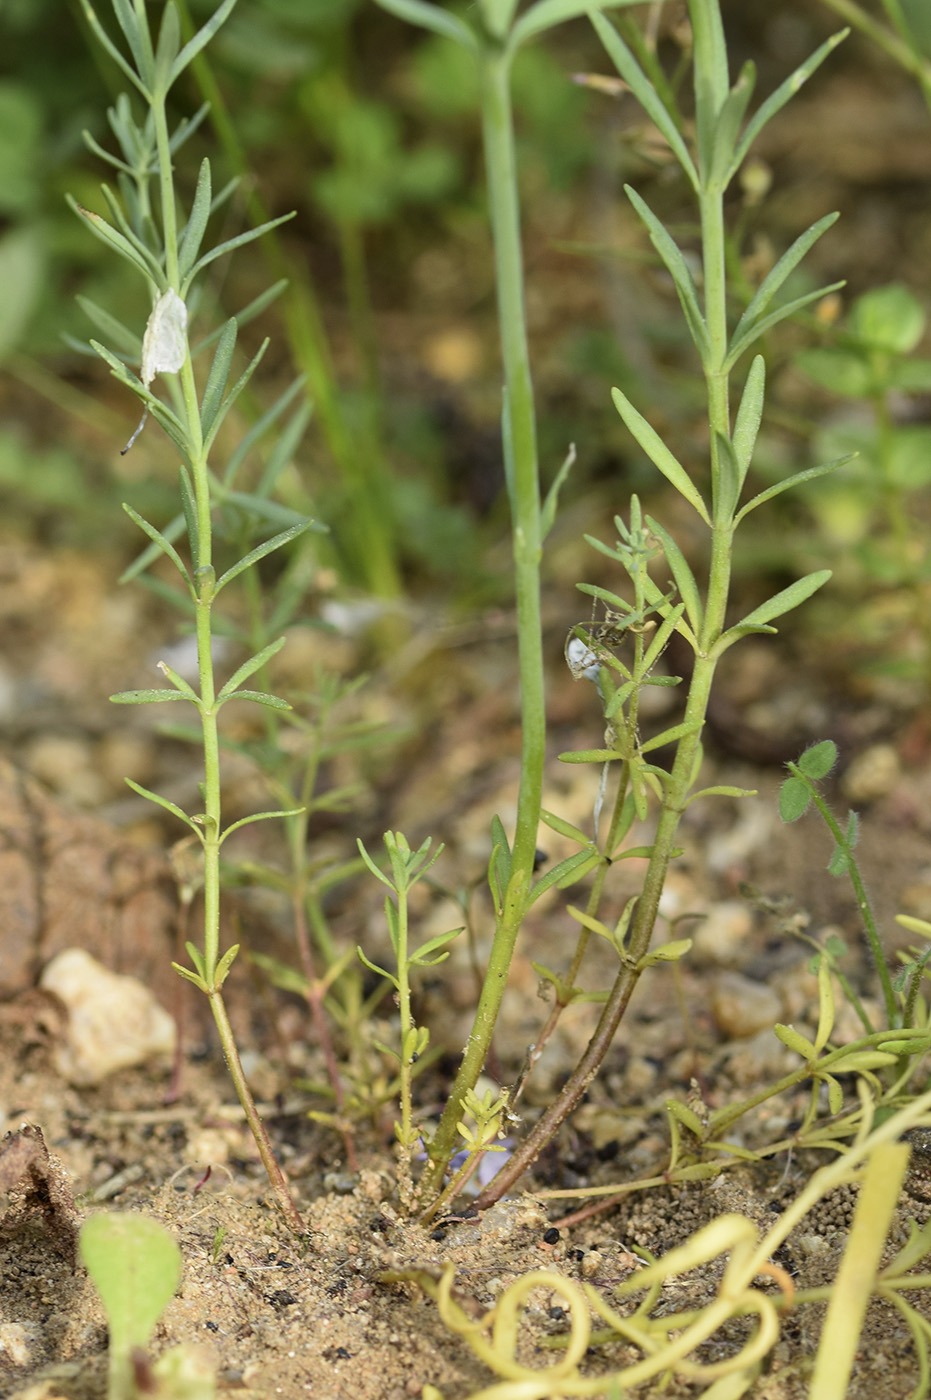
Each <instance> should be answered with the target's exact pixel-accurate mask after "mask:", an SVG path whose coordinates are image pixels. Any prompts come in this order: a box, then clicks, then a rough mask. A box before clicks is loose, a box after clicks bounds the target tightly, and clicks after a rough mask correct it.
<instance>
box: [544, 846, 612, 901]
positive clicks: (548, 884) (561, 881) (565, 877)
mask: <svg viewBox="0 0 931 1400" xmlns="http://www.w3.org/2000/svg"><path fill="white" fill-rule="evenodd" d="M601 863H602V855H601V852H600V851H592V850H587V851H576V852H575V854H574V855H571V856H567V857H566V859H565V860H561V861H559V863H558V864H557V865H554V866H553V868H552V870H548V871H547V872H546V874H545V875H542V876H541V877H540V879H539V880H537V882H536V884H534V886H533V887H532V889H531V891H530V895H529V897H528V899H527V907H528V908H529V907H530V905H531V904H533V903H535V901H536V900H538V899H539V898H540V895H541V894H545V893H546V891H547V890H549V889H552V887H553V886H554V885H558V886H559V888H560V889H567V888H568V887H569V885H573V884H575V882H576V881H577V880H582V879H584V878H585V876H586V875H587V874H588V872H589V871H590V870H594V869H595V868H596V866H599V865H601Z"/></svg>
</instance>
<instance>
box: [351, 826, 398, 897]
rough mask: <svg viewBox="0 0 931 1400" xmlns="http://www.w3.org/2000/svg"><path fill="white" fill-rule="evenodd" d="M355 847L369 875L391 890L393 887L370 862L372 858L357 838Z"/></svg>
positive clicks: (373, 863)
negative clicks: (357, 848)
mask: <svg viewBox="0 0 931 1400" xmlns="http://www.w3.org/2000/svg"><path fill="white" fill-rule="evenodd" d="M356 845H357V846H358V847H359V854H360V856H361V857H362V859H363V860H364V861H365V864H366V865H367V867H368V869H369V871H370V872H371V874H372V875H374V876H375V878H376V880H380V881H381V883H382V884H383V885H387V887H388V889H389V890H393V889H394V886H393V885H392V883H391V881H390V880H389V879H388V876H387V875H385V874H383V873H382V871H380V870H379V868H378V866H377V865H376V864H375V862H374V861H373V860H372V857H371V856H370V855H369V853H368V851H367V850H366V849H365V847H364V846H363V844H362V842H361V841H360V840H358V838H357V839H356Z"/></svg>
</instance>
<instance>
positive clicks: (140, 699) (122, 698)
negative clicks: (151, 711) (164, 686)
mask: <svg viewBox="0 0 931 1400" xmlns="http://www.w3.org/2000/svg"><path fill="white" fill-rule="evenodd" d="M183 698H184V697H183V696H182V695H179V694H178V692H177V690H118V691H117V692H116V694H115V695H111V696H110V701H111V703H112V704H114V705H149V704H152V705H157V704H159V703H164V702H165V701H166V700H182V699H183Z"/></svg>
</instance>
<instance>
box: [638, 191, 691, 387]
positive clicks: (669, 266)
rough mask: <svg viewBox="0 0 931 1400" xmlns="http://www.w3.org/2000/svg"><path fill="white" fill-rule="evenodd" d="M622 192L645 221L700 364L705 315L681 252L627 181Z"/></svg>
mask: <svg viewBox="0 0 931 1400" xmlns="http://www.w3.org/2000/svg"><path fill="white" fill-rule="evenodd" d="M624 192H625V194H626V195H627V198H628V199H629V200H630V202H631V204H632V205H633V206H634V208H635V209H636V211H637V213H638V214H639V215H640V217H641V219H642V220H643V222H644V223H645V224H646V226H647V229H648V230H649V234H650V242H651V243H652V244H653V246H654V248H655V249H656V251H657V252H658V253H659V255H660V257H661V258H662V260H663V262H664V263H665V264H666V270H667V272H668V273H669V275H670V277H671V278H672V280H673V283H674V284H675V288H676V292H677V293H678V296H679V301H680V303H681V305H682V311H683V313H684V315H685V319H686V322H687V324H688V328H689V334H690V335H691V337H692V340H693V341H694V342H695V347H696V349H697V350H698V354H699V356H700V358H701V361H702V363H703V364H705V363H707V360H708V353H709V351H708V327H707V326H706V325H705V318H704V316H703V315H702V313H701V307H700V306H699V304H698V292H697V291H696V290H695V282H694V280H693V278H692V274H691V272H690V271H689V267H688V263H687V262H686V261H685V258H684V257H683V256H682V253H681V252H680V250H679V248H678V247H677V246H676V243H675V241H674V240H673V239H672V238H671V237H670V236H669V234H668V233H667V232H666V230H665V228H664V227H663V225H662V224H661V223H660V221H659V219H658V218H657V217H656V215H655V214H654V213H653V210H652V209H651V208H650V206H649V205H648V204H647V203H646V202H645V200H642V199H641V198H640V196H639V194H638V193H637V191H636V190H635V189H633V188H632V187H631V186H630V185H625V186H624Z"/></svg>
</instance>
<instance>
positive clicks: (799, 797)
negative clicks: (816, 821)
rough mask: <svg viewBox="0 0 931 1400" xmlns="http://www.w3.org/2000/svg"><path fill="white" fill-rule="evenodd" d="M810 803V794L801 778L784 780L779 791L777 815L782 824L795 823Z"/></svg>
mask: <svg viewBox="0 0 931 1400" xmlns="http://www.w3.org/2000/svg"><path fill="white" fill-rule="evenodd" d="M810 801H811V793H810V792H809V790H808V788H807V787H806V786H805V784H804V783H803V781H802V779H801V778H786V780H785V782H784V783H783V784H782V787H781V788H780V789H779V815H780V817H781V818H782V820H783V821H784V822H797V821H798V819H799V817H802V816H804V815H805V813H806V811H807V810H808V804H809V802H810Z"/></svg>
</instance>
